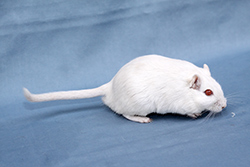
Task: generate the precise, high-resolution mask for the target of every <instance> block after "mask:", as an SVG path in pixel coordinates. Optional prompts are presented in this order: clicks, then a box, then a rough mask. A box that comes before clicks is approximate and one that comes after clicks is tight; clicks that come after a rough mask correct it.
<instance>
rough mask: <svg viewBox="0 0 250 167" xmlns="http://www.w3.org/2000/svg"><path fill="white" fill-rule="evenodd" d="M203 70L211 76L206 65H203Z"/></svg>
mask: <svg viewBox="0 0 250 167" xmlns="http://www.w3.org/2000/svg"><path fill="white" fill-rule="evenodd" d="M203 69H204V70H206V71H207V72H208V74H209V75H211V73H210V70H209V67H208V65H206V64H204V65H203Z"/></svg>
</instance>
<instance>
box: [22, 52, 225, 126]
mask: <svg viewBox="0 0 250 167" xmlns="http://www.w3.org/2000/svg"><path fill="white" fill-rule="evenodd" d="M24 95H25V97H26V98H27V99H28V100H29V101H31V102H41V101H51V100H66V99H82V98H91V97H96V96H103V97H102V100H103V102H104V104H106V105H107V106H109V107H110V108H111V109H112V110H113V111H114V112H116V113H118V114H121V115H123V116H124V117H125V118H127V119H129V120H131V121H135V122H141V123H148V122H151V119H150V118H148V117H146V116H147V115H148V114H150V113H159V114H166V113H177V114H181V115H188V116H190V117H192V118H196V117H197V116H200V115H201V113H202V111H204V110H209V111H210V112H213V113H218V112H220V111H222V109H223V108H225V107H226V105H227V100H226V98H225V97H224V94H223V91H222V89H221V86H220V85H219V83H218V82H216V81H215V80H214V79H213V78H212V77H211V74H210V71H209V68H208V66H207V65H206V64H204V66H203V68H199V67H197V66H195V65H193V64H192V63H189V62H187V61H183V60H177V59H171V58H167V57H163V56H159V55H147V56H141V57H138V58H136V59H134V60H132V61H130V62H129V63H127V64H126V65H124V66H123V67H122V68H121V69H120V70H119V71H118V73H117V74H116V75H115V76H114V78H113V79H112V80H111V81H110V82H108V83H106V84H104V85H102V86H100V87H98V88H94V89H86V90H76V91H64V92H52V93H45V94H31V93H30V92H29V91H28V90H27V89H26V88H24Z"/></svg>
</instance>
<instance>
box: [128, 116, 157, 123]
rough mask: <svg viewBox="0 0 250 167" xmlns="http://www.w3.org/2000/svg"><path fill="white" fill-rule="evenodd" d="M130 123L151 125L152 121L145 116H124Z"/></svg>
mask: <svg viewBox="0 0 250 167" xmlns="http://www.w3.org/2000/svg"><path fill="white" fill-rule="evenodd" d="M123 116H124V117H125V118H127V119H128V120H130V121H134V122H139V123H150V122H151V121H152V119H150V118H148V117H143V116H132V115H123Z"/></svg>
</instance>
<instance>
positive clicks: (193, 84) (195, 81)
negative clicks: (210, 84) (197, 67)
mask: <svg viewBox="0 0 250 167" xmlns="http://www.w3.org/2000/svg"><path fill="white" fill-rule="evenodd" d="M189 84H190V88H192V89H196V90H200V87H201V80H200V78H199V77H198V75H196V74H195V75H194V76H193V77H192V79H191V80H190V82H189Z"/></svg>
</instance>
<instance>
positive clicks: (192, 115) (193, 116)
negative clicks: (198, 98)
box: [187, 113, 201, 119]
mask: <svg viewBox="0 0 250 167" xmlns="http://www.w3.org/2000/svg"><path fill="white" fill-rule="evenodd" d="M187 115H188V116H189V117H191V118H193V119H196V118H197V117H199V116H201V113H192V114H187Z"/></svg>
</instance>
